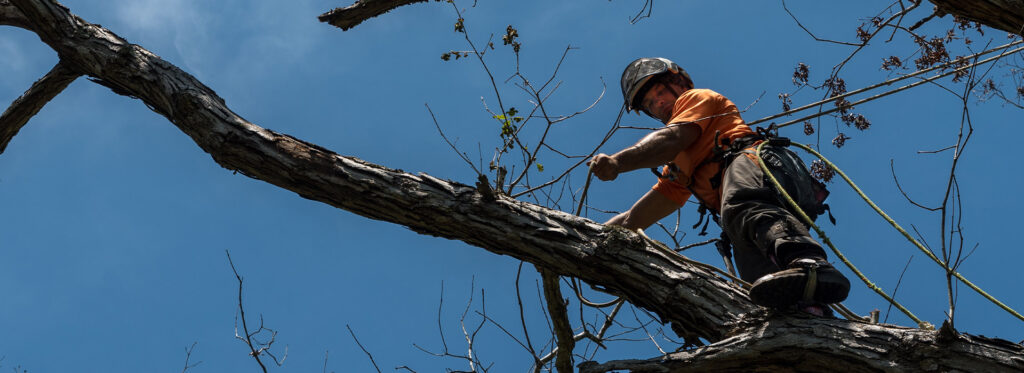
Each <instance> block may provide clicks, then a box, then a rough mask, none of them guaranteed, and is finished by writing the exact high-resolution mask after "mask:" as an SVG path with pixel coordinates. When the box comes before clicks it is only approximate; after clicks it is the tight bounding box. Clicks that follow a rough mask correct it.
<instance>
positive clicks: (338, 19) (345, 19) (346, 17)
mask: <svg viewBox="0 0 1024 373" xmlns="http://www.w3.org/2000/svg"><path fill="white" fill-rule="evenodd" d="M426 1H429V0H358V1H356V2H355V4H352V5H349V6H347V7H344V8H334V9H333V10H331V11H329V12H327V13H324V14H321V15H320V17H319V19H320V22H327V23H330V24H331V25H334V26H338V27H340V28H341V29H342V30H348V29H350V28H353V27H356V25H358V24H360V23H362V22H363V21H365V20H367V19H370V18H373V17H376V16H379V15H381V14H384V13H387V12H389V11H391V10H392V9H395V8H397V7H400V6H402V5H409V4H415V3H422V2H426Z"/></svg>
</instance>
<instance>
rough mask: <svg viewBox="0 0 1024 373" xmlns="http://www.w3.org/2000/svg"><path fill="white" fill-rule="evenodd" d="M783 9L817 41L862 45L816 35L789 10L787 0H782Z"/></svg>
mask: <svg viewBox="0 0 1024 373" xmlns="http://www.w3.org/2000/svg"><path fill="white" fill-rule="evenodd" d="M782 9H783V10H785V11H786V14H789V17H790V18H793V21H794V22H796V25H797V26H800V28H801V29H803V30H804V32H806V33H807V35H810V36H811V37H812V38H814V40H815V41H821V42H827V43H835V44H840V45H850V46H854V47H856V46H860V44H857V43H849V42H845V41H835V40H830V39H822V38H819V37H817V36H815V35H814V33H813V32H811V30H808V29H807V27H804V24H803V23H800V20H799V19H797V18H796V16H795V15H793V12H790V11H789V8H787V7H786V0H782Z"/></svg>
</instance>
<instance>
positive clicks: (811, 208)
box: [651, 129, 835, 272]
mask: <svg viewBox="0 0 1024 373" xmlns="http://www.w3.org/2000/svg"><path fill="white" fill-rule="evenodd" d="M769 131H770V130H762V129H758V133H757V134H751V135H748V136H744V137H741V138H738V139H736V140H734V141H729V139H722V141H721V142H719V136H720V134H719V133H718V132H716V133H715V147H714V148H713V150H712V154H711V155H710V156H708V157H707V158H705V159H704V160H702V161H701V162H700V163H699V164H698V165H697V166H696V167H695V168H694V169H695V170H696V169H699V168H701V167H703V166H704V165H707V164H708V163H718V171H717V172H716V173H715V175H714V176H712V177H711V179H710V180H709V181H710V184H711V187H712V188H714V189H716V190H717V189H719V188H720V187H721V184H722V175H723V173H724V171H725V170H726V169H727V168H728V167H729V165H730V164H731V163H732V162H733V161H734V160H735V159H736V157H737V156H740V155H743V154H749V155H754V154H756V151H755V150H754V147H755V146H756V145H758V144H760V143H761V142H765V141H766V142H767V144H765V146H764V147H763V148H762V150H761V158H762V159H763V160H764V162H765V164H766V165H767V166H768V169H769V170H770V171H771V173H772V174H773V175H774V176H775V177H776V178H777V179H779V180H780V181H782V185H783V188H784V189H785V190H786V191H787V193H789V194H790V195H791V196H793V197H794V198H795V199H796V201H798V205H799V207H800V208H801V209H802V210H804V211H805V212H806V213H807V214H809V215H810V216H811V218H812V219H813V218H814V217H816V216H818V215H821V214H823V213H825V212H828V216H829V220H830V221H831V222H832V224H835V218H834V217H833V216H832V213H831V210H830V209H829V206H828V204H825V203H824V201H825V199H826V198H827V197H828V194H829V192H828V189H827V188H826V187H825V184H824V183H822V182H820V181H818V180H817V179H815V178H814V177H813V176H811V173H810V172H809V171H808V170H807V167H806V166H805V165H804V162H803V161H802V160H801V159H800V158H799V157H797V156H796V155H795V154H794V153H793V152H791V151H788V149H786V148H787V147H788V146H789V145H790V140H789V139H788V138H785V137H778V136H775V135H774V134H772V133H771V132H769ZM751 158H754V157H753V156H751ZM754 161H755V162H756V160H754ZM651 170H652V171H653V172H654V174H655V175H657V176H658V177H659V178H664V179H669V180H673V181H677V182H679V183H680V184H683V185H685V186H686V188H687V189H689V190H690V192H691V194H692V195H693V197H694V198H696V199H697V201H698V202H699V203H700V206H699V207H698V210H697V211H698V212H699V213H700V217H699V218H698V221H697V223H696V224H694V226H693V228H694V229H696V228H697V227H699V226H701V224H703V225H704V227H703V228H702V229H701V231H700V233H699V235H701V236H703V235H706V234H707V227H708V222H709V221H710V220H714V221H715V224H718V225H719V226H721V222H720V221H719V216H718V213H717V209H713V208H711V206H709V205H708V204H707V202H706V201H704V200H703V199H701V198H700V196H699V195H698V194H697V193H696V192H695V191H694V190H693V189H692V185H693V180H676V173H677V172H679V168H678V167H677V166H676V165H675V164H673V163H669V164H668V165H666V169H665V171H666V172H664V174H662V173H659V172H658V171H657V168H653V169H651ZM762 177H763V179H764V185H772V183H771V182H770V181H769V180H768V175H762ZM775 196H776V198H777V199H778V203H779V205H780V206H784V207H785V208H786V210H789V211H790V212H791V213H794V214H795V213H796V212H795V211H792V209H791V208H790V207H789V204H788V203H786V201H785V200H784V199H783V197H782V194H781V193H779V191H778V190H776V191H775ZM709 213H710V214H709ZM708 215H710V217H708ZM705 219H706V220H705ZM716 247H717V249H718V252H719V253H720V254H721V255H722V257H723V258H724V259H725V261H726V265H727V267H729V269H730V272H732V266H731V263H732V245H731V241H730V239H729V237H728V235H727V234H726V233H725V230H724V229H723V230H722V233H721V239H720V240H719V242H717V243H716Z"/></svg>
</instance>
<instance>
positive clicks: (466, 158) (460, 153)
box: [423, 104, 481, 175]
mask: <svg viewBox="0 0 1024 373" xmlns="http://www.w3.org/2000/svg"><path fill="white" fill-rule="evenodd" d="M423 106H426V107H427V112H429V113H430V119H432V120H433V121H434V127H436V128H437V133H439V134H440V135H441V138H442V139H444V142H446V143H448V146H450V147H451V148H452V150H454V151H455V154H457V155H458V156H459V158H462V160H463V161H466V163H467V164H469V167H470V168H472V169H473V172H475V173H476V174H477V175H481V172H480V170H478V169H477V168H476V166H474V165H473V161H471V160H469V156H468V155H466V154H465V153H463V152H460V151H459V148H457V147H455V144H453V143H452V142H451V141H449V140H448V136H445V135H444V130H442V129H441V125H440V124H438V123H437V117H435V116H434V111H433V110H431V109H430V105H428V104H423Z"/></svg>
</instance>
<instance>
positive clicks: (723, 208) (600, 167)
mask: <svg viewBox="0 0 1024 373" xmlns="http://www.w3.org/2000/svg"><path fill="white" fill-rule="evenodd" d="M621 83H622V94H623V96H624V98H625V105H626V110H627V112H629V111H633V110H637V111H643V112H644V113H646V114H647V115H649V116H651V117H652V118H655V119H657V120H659V121H660V122H662V123H663V124H664V125H665V128H662V129H660V130H657V131H654V132H652V133H650V134H649V135H647V136H645V137H644V138H642V139H641V140H640V141H639V142H637V143H636V144H635V145H633V146H631V147H628V148H626V149H623V150H622V151H619V152H618V153H615V154H613V155H607V154H598V155H596V156H594V158H593V159H592V160H591V162H590V168H591V170H592V171H593V173H594V175H595V176H597V177H598V178H599V179H601V180H605V181H608V180H614V179H615V178H616V177H617V176H618V174H619V173H622V172H628V171H632V170H636V169H641V168H654V167H658V166H662V165H664V168H663V169H662V171H661V172H660V173H659V172H657V171H655V173H656V174H658V182H657V183H656V184H655V185H654V187H653V188H652V189H651V190H650V191H648V192H647V193H646V194H644V195H643V197H640V199H639V200H638V201H637V202H636V203H635V204H634V205H633V206H632V207H631V208H630V209H629V210H628V211H626V212H624V213H621V214H619V215H617V216H615V217H613V218H612V219H611V220H609V221H608V222H607V223H606V224H613V225H619V226H623V227H626V228H628V229H637V228H647V227H648V226H650V225H651V224H654V223H655V222H657V221H658V220H661V219H662V218H664V217H665V216H667V215H668V214H670V213H672V212H674V211H675V210H676V209H678V208H680V207H681V206H682V205H683V204H684V203H685V202H686V200H687V199H688V198H689V197H690V196H691V195H692V196H693V197H695V198H696V199H697V201H698V202H699V203H700V204H701V207H702V209H707V210H710V211H712V215H713V216H714V215H716V213H720V214H721V219H719V223H720V224H721V226H722V229H723V233H724V234H723V239H727V240H729V241H731V242H732V245H733V246H734V247H735V258H736V266H737V269H738V270H739V274H740V277H741V278H743V279H744V280H745V281H748V282H753V283H754V285H753V287H752V288H751V290H750V297H751V300H753V301H754V302H755V303H757V304H759V305H762V306H766V307H774V308H781V307H789V306H794V305H795V306H797V307H798V308H800V309H803V310H805V311H807V312H811V313H814V314H818V315H821V314H823V313H824V312H825V311H826V310H827V308H826V307H824V305H825V304H828V303H837V302H840V301H842V300H844V299H846V296H847V293H848V292H849V290H850V282H849V281H848V280H847V279H846V277H844V276H843V275H842V274H841V273H840V272H839V271H838V270H836V269H835V268H833V267H832V266H831V265H830V264H829V263H828V262H827V261H826V260H825V259H826V254H825V251H824V250H823V249H822V247H821V245H820V244H818V243H817V242H816V241H814V239H812V238H811V237H810V234H809V232H808V230H807V226H805V225H804V224H803V223H801V222H800V221H799V220H798V219H797V218H796V217H795V216H794V214H793V213H791V212H790V211H789V210H788V209H787V208H786V202H784V201H783V200H782V199H781V197H780V196H779V194H778V192H777V191H776V190H775V188H774V187H773V185H772V184H771V183H770V182H769V181H766V179H765V175H764V173H763V171H762V170H761V168H760V167H759V165H758V162H757V158H756V156H755V155H754V153H755V151H754V148H755V147H756V145H757V144H759V143H760V142H761V141H766V139H765V137H764V136H762V135H758V134H755V133H754V131H752V130H751V129H750V127H748V126H747V125H746V124H745V123H744V122H743V119H741V118H740V115H739V111H738V110H737V109H736V106H735V105H734V104H733V103H732V102H731V101H729V100H728V99H726V98H725V97H724V96H722V95H721V94H718V93H717V92H714V91H712V90H708V89H696V88H694V87H693V81H692V80H691V79H690V76H689V74H687V73H686V71H685V70H683V69H682V68H681V67H679V66H678V65H676V64H675V63H673V62H672V61H670V60H668V59H664V58H640V59H637V60H635V61H633V62H632V63H630V64H629V66H627V67H626V70H625V71H624V72H623V73H622V81H621ZM776 143H778V144H779V145H775V144H776ZM769 144H770V145H767V146H765V148H764V151H763V152H764V154H763V157H764V159H765V161H766V164H768V165H769V167H771V170H772V174H773V175H775V176H776V178H778V179H779V181H780V182H781V183H782V185H784V187H785V189H786V190H787V192H789V194H790V195H791V196H793V197H794V199H796V201H797V202H798V204H799V205H800V206H801V208H802V209H803V210H805V211H806V212H807V213H808V214H809V215H810V216H811V217H812V218H813V217H816V216H817V215H818V214H820V213H822V212H824V208H823V205H822V201H824V199H825V197H827V195H828V192H827V191H826V190H825V188H824V185H822V184H821V183H820V182H818V181H817V180H814V179H813V178H812V177H811V176H810V174H809V173H808V172H807V168H806V167H805V166H804V164H803V162H802V161H801V160H800V159H799V158H798V157H797V156H796V155H795V154H794V153H793V152H792V151H790V150H789V149H787V148H786V147H785V145H784V144H785V141H779V140H775V141H770V142H769ZM703 211H704V210H702V212H703Z"/></svg>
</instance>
